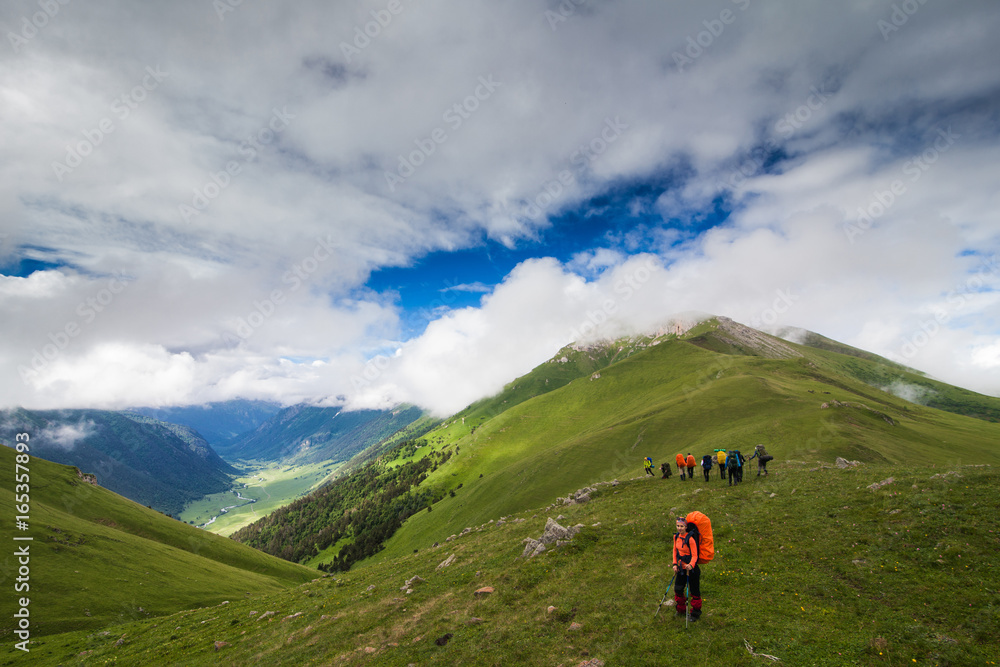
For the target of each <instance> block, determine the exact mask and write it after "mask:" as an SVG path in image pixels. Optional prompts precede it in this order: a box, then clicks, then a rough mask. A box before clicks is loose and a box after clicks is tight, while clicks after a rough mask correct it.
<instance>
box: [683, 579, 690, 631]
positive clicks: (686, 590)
mask: <svg viewBox="0 0 1000 667" xmlns="http://www.w3.org/2000/svg"><path fill="white" fill-rule="evenodd" d="M690 591H691V576H690V575H688V580H687V584H686V585H685V586H684V597H685V598H687V600H688V603H687V604H686V605H685V606H684V629H685V630H687V628H688V622H689V621H690V620H691V600H690V598H691V596H690V595H689V592H690Z"/></svg>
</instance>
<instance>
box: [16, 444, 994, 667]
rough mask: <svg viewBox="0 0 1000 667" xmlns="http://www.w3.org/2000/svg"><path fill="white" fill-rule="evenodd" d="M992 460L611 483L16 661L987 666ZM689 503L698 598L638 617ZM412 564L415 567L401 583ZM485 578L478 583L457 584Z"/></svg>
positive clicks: (658, 591)
mask: <svg viewBox="0 0 1000 667" xmlns="http://www.w3.org/2000/svg"><path fill="white" fill-rule="evenodd" d="M776 463H777V461H776ZM995 471H996V468H995V467H993V468H986V467H942V466H938V467H936V468H928V467H914V466H904V467H900V466H898V465H892V466H886V465H880V464H866V465H862V466H859V467H858V468H854V469H846V470H838V469H835V468H822V467H820V466H818V464H815V463H812V462H810V463H806V462H804V461H789V460H787V459H783V460H781V462H780V465H778V466H775V467H774V471H773V473H772V475H771V476H770V477H767V478H760V479H757V478H756V477H750V478H748V479H747V481H746V482H744V484H742V485H741V486H737V487H728V486H724V485H722V483H721V482H720V481H719V480H718V478H717V477H716V478H713V479H712V481H711V483H709V484H705V483H704V482H702V481H696V482H681V481H679V480H678V479H677V477H676V476H675V477H673V478H672V479H670V480H659V479H652V478H649V479H640V480H635V481H624V482H623V483H622V484H621V485H619V486H618V487H610V486H605V487H602V488H601V489H600V490H599V491H598V492H597V493H595V494H594V499H593V500H592V501H591V502H589V503H587V504H584V505H574V506H571V507H565V508H560V509H558V510H554V511H552V512H544V511H541V510H537V509H529V510H526V511H524V512H521V513H518V514H516V515H511V516H510V517H509V520H508V521H507V522H505V523H504V524H502V525H501V524H499V523H497V522H493V523H489V522H487V523H485V524H483V525H478V524H477V525H476V526H475V529H474V530H473V532H471V533H470V534H468V535H466V536H463V537H460V538H458V539H456V540H455V541H453V542H447V543H443V544H442V546H441V547H438V548H427V547H424V548H421V549H420V550H419V552H418V553H409V554H406V555H404V556H401V557H399V558H395V559H392V560H386V561H383V562H381V563H373V564H371V565H370V566H369V567H366V568H363V569H360V570H357V571H352V572H349V573H346V574H344V575H338V576H337V577H336V578H323V579H321V580H320V581H318V582H314V583H309V584H305V585H303V586H300V587H298V588H295V589H291V590H288V591H283V592H279V593H275V594H271V595H267V596H264V597H261V598H258V599H254V600H249V601H245V600H238V599H234V600H233V601H232V602H231V604H229V605H225V606H218V607H211V608H208V609H200V610H195V611H191V612H183V613H179V614H175V615H174V616H171V617H170V618H169V619H159V620H154V621H148V620H147V621H135V622H131V623H127V624H125V625H123V626H119V627H116V628H111V629H110V631H105V632H76V633H69V634H65V635H59V636H53V637H44V638H42V640H41V642H39V644H38V645H36V646H34V647H33V650H32V653H31V662H32V664H33V665H55V664H61V665H75V664H106V663H108V662H117V663H120V664H158V665H248V664H267V665H307V664H308V665H312V664H316V665H320V664H322V665H327V664H336V665H379V666H397V665H398V666H403V665H409V664H419V665H484V666H491V665H526V666H528V667H531V666H534V665H539V666H544V667H551V666H552V665H558V664H562V665H567V666H569V665H579V664H581V663H583V662H585V661H588V660H591V659H598V660H601V661H603V662H604V664H607V665H648V664H666V663H667V662H668V661H669V660H670V656H673V657H676V658H677V660H676V661H677V662H678V664H684V665H689V666H691V667H700V666H706V665H711V666H725V667H744V666H750V665H761V664H771V663H770V662H769V661H766V660H765V659H763V658H759V657H752V656H751V654H750V653H749V651H748V650H747V648H746V645H745V644H744V641H746V642H747V643H749V645H750V646H751V647H752V648H753V650H754V651H756V652H757V653H760V654H768V655H772V656H776V657H778V658H780V659H781V661H782V662H781V663H780V664H787V665H828V666H831V667H842V666H843V665H866V666H868V665H871V666H875V665H879V666H882V665H897V666H902V665H908V666H912V665H990V664H995V663H996V662H998V658H997V656H998V655H1000V564H998V562H997V560H996V553H997V551H998V548H1000V516H998V514H997V513H996V511H995V508H996V507H997V506H998V505H1000V487H997V485H996V484H995V476H996V472H995ZM889 476H894V477H895V481H894V482H893V483H891V484H888V485H887V486H885V487H883V488H882V489H881V490H878V491H872V490H869V489H868V488H866V487H868V485H870V484H872V483H874V482H880V481H883V480H885V479H886V478H888V477H889ZM690 509H699V510H702V511H704V512H705V513H707V514H708V515H709V516H710V517H711V518H712V520H713V525H714V529H715V538H716V547H717V555H716V560H715V561H714V562H713V563H711V564H709V565H707V566H705V568H704V572H703V575H702V595H703V597H704V605H705V606H704V609H705V613H704V615H703V617H702V619H701V620H700V621H698V622H697V623H693V624H692V625H691V626H690V627H688V628H685V623H684V620H683V618H676V617H675V616H674V614H673V611H672V609H671V608H669V607H663V608H662V609H661V611H660V613H659V614H655V612H656V610H657V604H658V602H659V600H660V598H661V596H662V595H663V593H664V590H665V588H666V586H667V583H668V581H669V579H670V571H669V567H668V564H667V563H668V560H669V555H668V546H667V544H668V542H667V540H668V539H669V535H670V533H671V532H672V531H673V521H672V515H673V514H674V513H676V512H678V511H687V510H690ZM558 512H562V513H563V514H564V515H565V518H564V519H563V520H561V521H560V523H562V524H563V525H567V526H568V525H574V524H578V523H579V524H583V526H584V527H583V529H582V531H581V532H580V533H579V534H578V535H577V536H576V537H574V538H573V540H572V541H571V542H570V543H569V544H567V545H564V546H562V547H559V548H555V549H550V550H549V551H546V552H545V553H542V554H541V555H539V556H537V557H535V558H533V559H530V560H524V559H521V558H519V556H520V554H521V552H522V549H523V546H524V545H523V543H522V540H523V539H524V538H526V537H535V538H537V537H538V536H539V535H540V534H541V532H542V529H543V526H544V523H545V521H546V518H547V517H549V516H552V517H553V518H554V517H555V516H556V514H557V513H558ZM435 513H436V512H435ZM494 518H495V517H494ZM520 520H523V521H520ZM452 555H453V556H454V559H453V562H452V564H451V565H450V566H448V567H446V568H443V569H438V566H439V564H441V563H442V562H443V561H445V559H446V558H448V557H450V556H452ZM415 575H418V576H420V577H422V578H423V579H424V580H425V581H424V582H423V583H419V584H417V585H414V586H413V587H412V593H409V594H407V593H405V592H402V591H401V590H400V587H401V586H403V584H404V582H405V581H406V580H408V579H409V578H410V577H413V576H415ZM484 586H491V587H494V589H495V592H494V593H493V594H492V595H489V596H486V597H481V598H477V597H475V596H474V592H475V591H476V590H477V589H479V588H481V587H484ZM549 607H554V608H555V609H554V610H552V611H551V612H550V611H548V608H549ZM267 612H272V613H270V614H268V613H267ZM654 614H655V615H654ZM574 624H575V625H574ZM448 635H450V639H449V640H448V641H447V642H445V641H442V642H440V644H439V643H438V642H436V641H435V640H438V639H442V638H444V637H446V636H448ZM217 642H221V643H218V644H217ZM16 660H23V657H21V656H11V657H8V658H7V660H6V662H4V659H3V658H0V664H14V662H15V661H16Z"/></svg>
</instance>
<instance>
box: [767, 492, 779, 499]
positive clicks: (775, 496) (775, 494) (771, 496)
mask: <svg viewBox="0 0 1000 667" xmlns="http://www.w3.org/2000/svg"><path fill="white" fill-rule="evenodd" d="M777 497H778V494H777V493H772V494H771V495H769V496H768V498H777Z"/></svg>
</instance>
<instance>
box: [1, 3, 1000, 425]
mask: <svg viewBox="0 0 1000 667" xmlns="http://www.w3.org/2000/svg"><path fill="white" fill-rule="evenodd" d="M564 4H565V3H564ZM896 4H898V3H894V2H893V1H892V0H874V1H868V0H865V1H861V0H858V1H851V2H847V3H823V2H819V1H818V0H807V1H803V2H800V3H796V5H795V8H794V10H792V9H788V8H784V7H778V6H774V5H769V4H766V3H759V2H756V1H755V0H708V1H706V2H704V3H684V2H679V1H677V2H675V1H672V0H671V1H668V2H658V3H652V2H648V3H624V4H623V3H610V2H603V1H600V0H593V1H588V2H585V3H581V4H576V3H571V4H565V7H563V9H562V10H561V11H562V12H563V13H562V14H560V18H564V19H565V20H556V21H553V20H552V14H551V12H553V11H554V10H553V3H551V2H547V0H538V1H537V2H523V3H495V2H488V1H486V0H481V1H480V0H470V1H469V2H463V3H461V4H455V3H447V2H438V1H435V0H426V1H424V2H421V3H402V4H401V5H399V6H398V7H397V9H398V12H397V13H395V14H391V17H392V18H391V20H390V21H388V22H385V21H383V22H382V23H379V22H378V21H377V20H376V18H374V17H377V16H382V17H383V18H384V16H385V15H384V14H380V12H382V11H383V10H385V7H386V5H385V3H384V2H382V1H381V0H366V1H364V2H358V3H348V4H343V3H341V4H336V5H335V6H332V5H330V4H329V3H322V2H318V1H316V2H313V1H306V2H300V3H296V4H295V6H294V7H286V6H278V5H273V4H265V3H241V4H239V5H235V6H231V5H227V7H228V8H229V9H232V11H219V10H218V5H219V3H216V4H215V5H213V4H212V3H205V2H202V1H200V0H184V1H181V2H176V3H170V4H153V3H144V4H142V5H135V4H134V3H125V2H124V0H121V1H120V2H119V1H117V0H114V1H112V2H108V3H102V4H101V5H99V6H94V5H92V4H80V5H77V4H76V3H73V4H70V5H60V6H59V7H60V8H59V11H58V13H57V14H56V15H55V16H51V17H49V20H48V21H46V22H45V25H44V26H40V27H36V28H37V29H34V30H28V31H27V32H25V30H26V29H25V27H24V26H25V21H28V24H30V22H31V21H32V17H33V16H34V15H35V14H36V13H37V12H38V5H37V3H36V2H33V1H32V0H15V1H13V2H9V3H5V4H4V6H3V7H2V8H0V27H2V28H3V32H4V34H5V35H7V40H6V42H5V44H4V48H2V49H0V104H2V108H3V109H4V123H3V124H0V145H2V146H3V147H4V150H3V151H2V153H0V310H2V312H3V313H4V315H5V317H3V318H0V327H2V328H3V331H2V335H3V340H4V342H5V345H4V348H3V350H2V351H0V367H2V368H3V370H4V372H5V373H6V376H7V377H11V378H14V379H15V381H14V382H9V383H7V384H6V385H5V386H4V387H3V388H2V389H0V398H2V403H3V404H4V405H5V406H12V405H23V406H26V407H38V408H42V407H45V408H58V407H107V408H116V407H127V406H130V405H136V404H141V405H150V406H164V405H187V404H197V403H203V402H208V401H219V400H226V399H228V398H235V397H243V398H252V399H255V398H260V399H268V400H277V401H280V402H282V403H285V404H292V403H296V402H310V403H319V404H338V405H339V404H345V405H347V407H349V408H355V407H357V408H360V407H388V406H391V405H395V404H397V403H399V402H401V401H409V402H414V403H417V404H419V405H422V406H424V407H427V408H429V409H431V410H433V411H435V412H436V413H438V414H447V413H449V412H452V411H455V410H457V409H460V408H461V407H463V406H464V405H466V404H468V403H469V402H471V401H472V400H475V399H477V398H480V397H482V396H485V395H488V394H490V393H493V392H495V391H497V390H498V389H500V388H501V387H502V386H503V384H504V383H506V382H509V381H510V380H512V379H513V378H515V377H517V376H518V375H521V374H523V373H525V372H527V371H529V370H530V369H531V368H533V367H534V366H536V365H537V364H539V363H542V362H544V361H545V360H547V359H548V358H549V357H551V356H552V354H554V353H555V351H557V350H558V349H559V348H560V347H562V346H563V345H566V344H568V343H570V342H573V341H574V339H577V340H578V341H579V340H580V339H581V337H582V339H583V340H584V342H586V341H587V340H591V339H597V338H601V337H611V336H617V335H624V334H627V333H632V332H638V331H647V330H649V329H651V328H656V327H658V326H661V325H663V324H664V323H665V322H668V321H670V320H671V319H675V320H682V321H689V320H690V319H691V318H692V317H693V315H691V313H696V312H697V313H712V314H719V315H727V316H729V317H732V318H733V319H736V320H738V321H741V322H744V323H746V324H750V325H752V326H758V327H760V328H763V329H778V328H780V327H789V326H790V327H803V328H807V329H811V330H814V331H817V332H819V333H821V334H823V335H826V336H829V337H831V338H834V339H837V340H840V341H843V342H845V343H848V344H851V345H854V346H856V347H860V348H863V349H867V350H870V351H872V352H875V353H877V354H881V355H883V356H886V357H888V358H892V359H895V360H897V361H901V362H904V363H907V364H909V365H911V366H914V367H916V368H919V369H921V370H924V371H926V372H928V373H930V374H931V375H934V376H935V377H938V378H940V379H943V380H945V381H948V382H951V383H954V384H957V385H960V386H963V387H967V388H970V389H974V390H976V391H981V392H985V393H990V394H993V395H1000V384H998V379H997V378H1000V321H998V315H997V313H1000V268H998V267H997V262H996V260H995V258H996V255H997V251H998V250H1000V222H998V220H997V217H996V211H997V210H1000V195H998V194H997V188H996V183H997V182H998V180H1000V173H998V169H1000V167H998V165H1000V131H998V128H1000V123H998V120H1000V118H998V113H1000V112H998V109H1000V95H998V93H997V91H998V90H1000V52H998V51H997V49H996V48H995V45H994V42H995V40H994V39H993V35H995V34H996V32H997V30H998V29H1000V7H998V6H997V5H996V3H995V2H987V1H985V0H959V1H957V2H950V3H924V4H920V3H917V4H915V5H913V7H914V11H913V12H911V14H908V15H907V16H906V20H905V21H903V20H902V19H901V18H900V16H899V15H898V12H896V10H895V9H894V7H895V5H896ZM556 9H558V7H557V8H556ZM723 16H724V17H725V18H726V21H725V22H722V18H721V17H723ZM893 21H895V22H896V23H899V25H894V23H893ZM886 26H891V27H889V28H887V27H886ZM365 34H367V38H366V39H361V38H360V37H359V35H365ZM515 47H516V48H515Z"/></svg>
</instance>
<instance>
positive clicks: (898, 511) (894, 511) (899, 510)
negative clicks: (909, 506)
mask: <svg viewBox="0 0 1000 667" xmlns="http://www.w3.org/2000/svg"><path fill="white" fill-rule="evenodd" d="M902 511H903V510H901V509H898V508H897V509H894V510H891V511H890V512H889V514H899V513H900V512H902Z"/></svg>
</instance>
